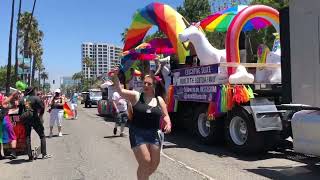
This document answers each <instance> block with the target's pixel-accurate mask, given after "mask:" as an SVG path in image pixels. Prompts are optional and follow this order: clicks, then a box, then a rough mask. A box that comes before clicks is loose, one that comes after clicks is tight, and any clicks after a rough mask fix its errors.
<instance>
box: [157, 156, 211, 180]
mask: <svg viewBox="0 0 320 180" xmlns="http://www.w3.org/2000/svg"><path fill="white" fill-rule="evenodd" d="M161 154H162V156H164V157H165V158H167V159H169V160H170V161H172V162H174V163H177V164H179V165H180V166H182V167H184V168H186V169H188V170H190V171H192V172H194V173H196V174H199V175H200V176H202V177H203V178H204V179H208V180H214V178H212V177H210V176H209V175H206V174H205V173H203V172H201V171H199V170H197V169H195V168H193V167H190V166H188V165H187V164H185V163H183V162H181V161H179V160H176V159H174V158H172V157H170V156H168V155H167V154H165V153H164V152H162V153H161Z"/></svg>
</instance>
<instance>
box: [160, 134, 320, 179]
mask: <svg viewBox="0 0 320 180" xmlns="http://www.w3.org/2000/svg"><path fill="white" fill-rule="evenodd" d="M165 141H166V142H165V144H164V147H163V148H164V149H170V148H187V149H191V150H193V151H196V152H205V153H208V154H212V155H216V156H218V157H221V158H224V157H233V158H236V159H238V160H242V161H249V162H250V161H259V160H267V159H272V158H274V159H287V160H292V161H296V162H300V163H304V164H307V165H306V166H299V167H292V166H279V167H259V168H258V169H247V171H249V172H252V173H255V174H259V175H262V176H265V177H269V178H272V179H286V178H287V179H292V178H293V177H294V178H293V179H302V178H304V179H306V178H308V179H320V165H316V164H317V163H319V162H320V158H317V157H313V156H307V155H304V154H299V153H296V152H294V151H293V150H292V149H277V150H273V151H269V152H267V153H264V154H263V153H262V154H255V155H252V156H244V155H239V154H236V153H233V152H231V151H230V150H228V149H227V148H226V147H225V146H224V144H219V145H205V144H203V143H201V142H199V141H198V140H197V138H196V137H194V136H191V135H189V134H187V133H186V132H185V131H183V130H176V131H174V132H173V133H172V134H169V135H166V136H165ZM316 177H317V178H316Z"/></svg>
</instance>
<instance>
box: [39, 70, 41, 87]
mask: <svg viewBox="0 0 320 180" xmlns="http://www.w3.org/2000/svg"><path fill="white" fill-rule="evenodd" d="M40 73H41V69H39V70H38V84H39V90H40V89H41V82H40V81H41V79H40Z"/></svg>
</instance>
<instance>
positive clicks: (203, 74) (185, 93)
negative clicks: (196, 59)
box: [173, 64, 219, 102]
mask: <svg viewBox="0 0 320 180" xmlns="http://www.w3.org/2000/svg"><path fill="white" fill-rule="evenodd" d="M218 66H219V65H218V64H213V65H207V66H198V67H191V68H184V69H177V70H174V71H173V85H174V88H175V89H174V90H175V91H174V92H175V98H176V99H177V100H180V101H196V102H209V101H212V100H213V98H214V95H215V93H216V86H215V85H214V83H215V80H216V76H217V75H218Z"/></svg>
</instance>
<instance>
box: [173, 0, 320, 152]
mask: <svg viewBox="0 0 320 180" xmlns="http://www.w3.org/2000/svg"><path fill="white" fill-rule="evenodd" d="M319 9H320V1H318V0H308V1H304V0H291V1H290V5H289V8H285V9H283V10H281V11H280V37H281V69H282V83H281V84H276V83H275V84H262V83H254V84H250V86H251V88H252V89H253V90H254V92H255V93H257V94H258V96H256V97H255V98H254V99H251V100H250V102H248V103H245V104H241V105H237V106H234V107H233V108H232V109H231V110H230V111H227V112H226V113H223V114H221V115H220V116H218V117H217V118H216V119H215V120H208V118H207V117H208V116H207V114H208V101H209V100H207V99H206V98H205V97H209V99H211V97H210V96H211V95H210V94H208V93H207V95H208V96H205V95H203V94H201V93H200V94H198V95H197V96H195V94H194V92H197V91H199V89H197V88H195V89H190V88H180V89H179V87H178V88H177V84H175V85H176V87H175V88H177V90H175V97H176V99H177V100H178V109H177V112H176V113H173V114H172V116H173V118H172V119H174V120H175V123H177V125H178V126H183V127H185V128H186V129H188V130H189V131H190V132H191V133H193V134H196V135H197V136H198V137H199V138H200V140H202V141H203V142H205V143H217V142H223V141H225V142H226V143H227V144H228V146H229V148H230V149H231V150H233V151H235V152H239V153H246V154H248V153H256V152H261V151H265V150H269V149H270V148H273V147H275V146H277V142H279V140H281V139H286V138H288V137H289V136H291V137H292V139H293V147H294V150H295V151H296V152H300V153H304V154H312V155H317V156H320V133H318V131H319V129H320V11H319ZM289 10H290V11H289ZM208 67H210V66H206V67H204V68H206V69H208ZM199 68H202V67H199ZM214 68H215V67H214V65H212V67H211V69H214ZM190 70H191V71H193V69H192V68H190V69H188V68H187V70H186V69H177V70H175V71H173V73H174V72H179V73H178V74H179V75H180V76H186V72H187V71H188V73H189V72H191V71H190ZM176 78H180V77H174V81H175V80H177V79H176ZM208 79H210V78H209V77H208ZM208 79H207V80H208ZM215 86H218V85H214V86H208V87H207V89H210V88H212V90H213V91H214V92H215ZM192 91H193V94H192V93H190V92H192ZM213 91H212V93H213ZM206 92H208V91H206V90H204V91H203V93H206ZM188 93H189V94H188ZM188 98H189V99H188ZM190 99H191V100H190ZM192 99H202V100H201V101H197V100H192Z"/></svg>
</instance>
